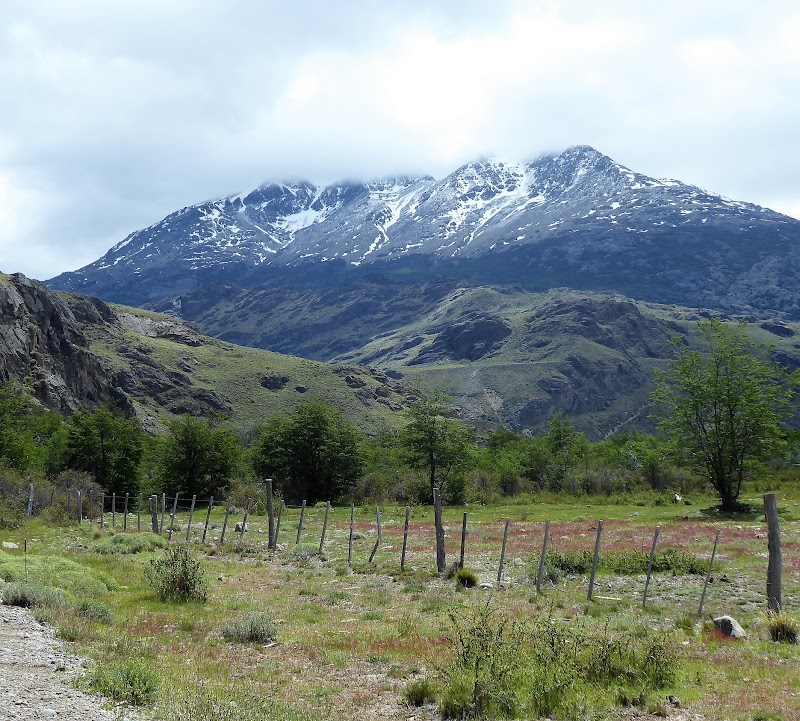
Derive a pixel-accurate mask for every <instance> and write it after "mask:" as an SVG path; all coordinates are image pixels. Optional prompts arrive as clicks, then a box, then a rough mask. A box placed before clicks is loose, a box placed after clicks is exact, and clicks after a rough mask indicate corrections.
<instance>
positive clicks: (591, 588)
mask: <svg viewBox="0 0 800 721" xmlns="http://www.w3.org/2000/svg"><path fill="white" fill-rule="evenodd" d="M602 534H603V522H602V521H598V522H597V538H596V539H595V541H594V556H593V557H592V575H591V576H590V577H589V594H588V600H590V601H591V600H592V593H593V592H594V577H595V575H596V574H597V561H598V560H599V558H600V536H601V535H602Z"/></svg>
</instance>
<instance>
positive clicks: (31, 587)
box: [3, 581, 67, 608]
mask: <svg viewBox="0 0 800 721" xmlns="http://www.w3.org/2000/svg"><path fill="white" fill-rule="evenodd" d="M3 603H4V604H5V605H6V606H21V607H22V608H37V607H46V608H62V607H63V606H66V604H67V599H66V597H65V596H64V594H63V593H62V592H61V591H60V590H59V589H57V588H53V587H52V586H44V585H42V584H41V583H35V582H31V583H25V582H24V581H23V582H20V583H8V584H6V585H5V586H4V587H3Z"/></svg>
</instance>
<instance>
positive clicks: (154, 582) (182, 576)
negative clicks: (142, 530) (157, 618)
mask: <svg viewBox="0 0 800 721" xmlns="http://www.w3.org/2000/svg"><path fill="white" fill-rule="evenodd" d="M145 575H146V578H147V581H148V583H149V584H150V586H151V587H152V588H153V589H154V590H155V592H156V593H157V594H158V597H159V599H160V600H162V601H169V602H171V603H182V602H184V601H200V602H201V603H205V600H206V598H207V596H208V588H207V586H206V582H205V579H204V577H203V569H202V568H201V566H200V563H199V562H198V561H197V560H196V559H195V558H194V557H193V556H192V554H191V553H190V552H189V549H188V547H187V546H185V545H183V544H178V545H176V546H171V547H170V548H168V549H167V551H166V553H165V554H164V555H163V556H162V557H161V558H157V559H153V560H152V561H150V565H149V566H148V567H147V568H146V569H145Z"/></svg>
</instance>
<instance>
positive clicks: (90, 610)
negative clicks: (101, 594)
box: [72, 598, 113, 624]
mask: <svg viewBox="0 0 800 721" xmlns="http://www.w3.org/2000/svg"><path fill="white" fill-rule="evenodd" d="M72 611H73V613H74V614H75V615H76V616H80V617H81V618H85V619H87V620H89V621H96V622H97V623H105V624H109V623H111V621H112V619H113V614H112V613H111V609H110V608H109V607H108V606H106V604H104V603H101V602H100V601H95V600H94V599H91V598H85V599H82V600H80V601H78V602H77V603H76V604H75V606H74V607H73V609H72Z"/></svg>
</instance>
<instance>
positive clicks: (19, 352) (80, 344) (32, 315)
mask: <svg viewBox="0 0 800 721" xmlns="http://www.w3.org/2000/svg"><path fill="white" fill-rule="evenodd" d="M111 317H112V313H111V311H110V309H109V307H108V306H107V305H106V304H105V303H103V302H101V301H97V300H95V299H93V298H82V299H81V300H80V301H79V302H78V303H77V304H76V306H75V307H74V308H71V307H70V306H69V305H68V304H67V303H66V302H65V301H64V300H63V299H62V298H61V297H59V296H57V295H56V294H55V293H53V292H52V291H50V290H49V289H48V288H47V287H46V286H44V285H43V284H42V283H39V282H38V281H34V280H29V279H28V278H26V277H25V276H23V275H20V274H16V275H12V276H0V379H2V380H3V381H10V380H21V381H22V384H23V386H24V387H25V388H26V389H27V390H29V391H30V393H31V395H33V396H34V397H35V398H36V399H38V400H39V401H40V402H41V403H42V404H44V405H45V406H47V407H49V408H54V409H57V410H59V411H62V412H67V413H69V412H72V411H75V410H77V408H78V407H79V405H80V404H81V403H85V404H87V405H89V406H96V405H100V404H103V403H107V402H109V401H112V400H113V401H114V402H116V403H118V404H119V405H120V406H121V407H122V408H123V409H124V410H125V411H126V412H128V413H131V412H132V406H131V403H130V401H129V399H128V397H127V396H126V395H125V394H124V393H123V392H121V390H120V388H119V386H118V385H117V384H116V383H115V379H114V374H113V372H111V368H110V365H109V364H108V363H107V362H106V361H105V360H104V359H102V358H100V357H98V356H96V355H95V354H94V353H92V352H91V350H90V348H89V341H88V339H87V337H86V335H85V333H84V331H83V323H84V322H86V321H87V320H88V319H92V320H93V321H94V322H107V321H109V320H110V319H111Z"/></svg>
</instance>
